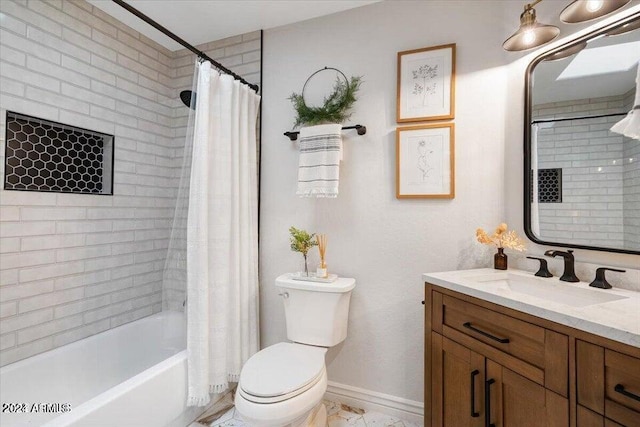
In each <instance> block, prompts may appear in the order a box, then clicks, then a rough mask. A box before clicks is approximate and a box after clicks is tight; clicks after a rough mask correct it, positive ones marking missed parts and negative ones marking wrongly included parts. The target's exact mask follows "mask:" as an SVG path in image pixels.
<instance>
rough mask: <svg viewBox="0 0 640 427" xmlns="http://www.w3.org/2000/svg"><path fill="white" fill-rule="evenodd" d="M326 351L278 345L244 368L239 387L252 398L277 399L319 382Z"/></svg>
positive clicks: (254, 356) (303, 346) (256, 356)
mask: <svg viewBox="0 0 640 427" xmlns="http://www.w3.org/2000/svg"><path fill="white" fill-rule="evenodd" d="M326 352H327V349H326V348H323V347H313V346H309V345H302V344H294V343H278V344H275V345H272V346H270V347H267V348H265V349H264V350H261V351H259V352H258V353H256V354H254V355H253V356H252V357H251V358H250V359H249V360H248V361H247V363H245V365H244V366H243V367H242V372H241V374H240V387H241V388H242V390H243V391H244V392H246V393H248V394H250V395H253V396H258V397H276V396H283V395H287V394H290V393H292V392H295V391H296V390H299V389H301V388H303V387H305V386H307V385H309V384H311V383H314V382H315V381H317V379H318V378H319V377H320V376H321V375H322V372H323V369H324V354H325V353H326Z"/></svg>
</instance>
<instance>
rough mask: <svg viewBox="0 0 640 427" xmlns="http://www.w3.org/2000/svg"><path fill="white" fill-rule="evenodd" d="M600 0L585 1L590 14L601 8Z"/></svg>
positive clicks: (601, 2)
mask: <svg viewBox="0 0 640 427" xmlns="http://www.w3.org/2000/svg"><path fill="white" fill-rule="evenodd" d="M602 4H603V1H602V0H587V10H588V11H589V12H591V13H593V12H597V11H598V10H600V8H601V7H602Z"/></svg>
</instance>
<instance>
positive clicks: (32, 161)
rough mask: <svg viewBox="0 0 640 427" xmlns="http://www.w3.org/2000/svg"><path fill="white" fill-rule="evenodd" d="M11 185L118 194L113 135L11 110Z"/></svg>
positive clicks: (6, 182)
mask: <svg viewBox="0 0 640 427" xmlns="http://www.w3.org/2000/svg"><path fill="white" fill-rule="evenodd" d="M6 123H7V126H6V135H5V141H6V153H5V173H4V189H5V190H23V191H46V192H57V193H80V194H104V195H111V194H113V140H114V137H113V135H107V134H104V133H100V132H95V131H92V130H87V129H82V128H78V127H75V126H69V125H65V124H62V123H56V122H52V121H49V120H44V119H39V118H36V117H31V116H27V115H24V114H19V113H14V112H11V111H7V121H6Z"/></svg>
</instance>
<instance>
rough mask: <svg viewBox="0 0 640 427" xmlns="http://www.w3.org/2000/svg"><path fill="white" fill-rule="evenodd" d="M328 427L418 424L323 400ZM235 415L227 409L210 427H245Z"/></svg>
mask: <svg viewBox="0 0 640 427" xmlns="http://www.w3.org/2000/svg"><path fill="white" fill-rule="evenodd" d="M324 404H325V405H326V407H327V415H328V416H329V427H418V426H419V424H415V423H410V422H408V421H403V420H401V419H398V418H394V417H390V416H388V415H384V414H381V413H379V412H366V411H364V410H362V409H357V408H351V407H349V406H347V405H341V404H340V403H336V402H330V401H327V400H325V401H324ZM239 418H240V417H239V416H238V415H236V413H235V408H231V409H229V410H228V411H227V412H226V413H225V414H224V415H222V416H221V417H220V418H218V419H217V420H216V421H214V422H213V424H211V427H246V424H244V423H243V422H242V421H240V419H239Z"/></svg>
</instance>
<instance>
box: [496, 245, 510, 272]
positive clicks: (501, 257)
mask: <svg viewBox="0 0 640 427" xmlns="http://www.w3.org/2000/svg"><path fill="white" fill-rule="evenodd" d="M507 261H508V257H507V254H505V253H504V248H498V252H497V253H496V254H495V255H494V256H493V268H495V269H496V270H506V269H507Z"/></svg>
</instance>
